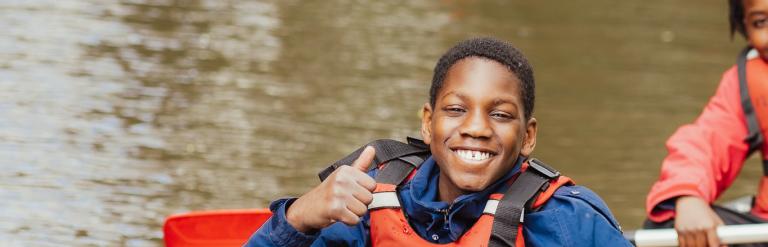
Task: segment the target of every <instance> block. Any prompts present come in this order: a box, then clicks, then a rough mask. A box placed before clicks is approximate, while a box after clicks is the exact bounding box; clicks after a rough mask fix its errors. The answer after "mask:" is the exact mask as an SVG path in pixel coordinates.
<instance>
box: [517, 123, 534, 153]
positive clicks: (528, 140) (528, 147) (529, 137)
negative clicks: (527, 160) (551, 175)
mask: <svg viewBox="0 0 768 247" xmlns="http://www.w3.org/2000/svg"><path fill="white" fill-rule="evenodd" d="M536 124H537V122H536V118H533V117H531V119H528V122H527V123H526V124H525V137H524V138H523V148H522V149H521V150H520V154H521V155H523V156H525V157H529V156H531V153H533V149H534V148H535V147H536V131H537V127H536Z"/></svg>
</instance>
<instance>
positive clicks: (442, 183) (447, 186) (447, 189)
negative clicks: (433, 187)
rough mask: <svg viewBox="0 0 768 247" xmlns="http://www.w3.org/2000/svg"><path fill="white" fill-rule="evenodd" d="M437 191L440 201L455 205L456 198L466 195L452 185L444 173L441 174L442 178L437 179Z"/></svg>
mask: <svg viewBox="0 0 768 247" xmlns="http://www.w3.org/2000/svg"><path fill="white" fill-rule="evenodd" d="M437 189H438V190H437V196H438V197H439V199H440V201H442V202H445V203H448V204H453V202H454V201H455V200H456V198H458V197H459V196H461V195H463V194H465V193H466V192H465V191H463V190H461V189H459V187H458V186H456V185H455V184H454V183H452V182H451V179H450V178H448V176H447V175H445V173H443V172H441V173H440V176H439V177H438V179H437Z"/></svg>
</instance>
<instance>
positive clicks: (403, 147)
mask: <svg viewBox="0 0 768 247" xmlns="http://www.w3.org/2000/svg"><path fill="white" fill-rule="evenodd" d="M366 146H372V147H373V148H375V149H376V156H375V157H374V159H373V162H374V164H382V163H385V162H389V163H388V164H387V166H385V167H384V169H382V170H381V171H380V172H379V173H378V175H377V176H376V181H377V182H387V183H392V184H399V182H401V181H402V180H403V179H405V177H407V176H408V174H410V173H411V171H413V169H415V168H417V167H418V166H419V165H421V163H422V162H424V159H426V157H427V156H428V155H429V146H427V145H426V144H424V142H423V141H421V140H419V139H416V138H412V137H408V143H403V142H399V141H395V140H390V139H381V140H375V141H372V142H370V143H368V144H367V145H365V146H362V147H360V148H358V149H357V150H356V151H355V152H353V153H351V154H349V155H347V156H346V157H344V158H343V159H341V160H339V161H336V162H334V163H333V164H331V165H330V166H328V167H326V168H325V169H323V170H322V171H321V172H320V173H319V174H318V176H319V177H320V181H322V180H325V178H327V177H328V176H329V175H331V173H333V171H334V170H336V168H339V167H340V166H343V165H350V164H352V162H354V161H355V159H357V157H359V156H360V153H362V152H363V149H365V147H366ZM409 169H410V170H409ZM385 171H386V172H385ZM402 173H405V174H404V175H403V174H402ZM400 177H402V178H400ZM398 179H399V180H398ZM380 180H381V181H380ZM395 182H396V183H395Z"/></svg>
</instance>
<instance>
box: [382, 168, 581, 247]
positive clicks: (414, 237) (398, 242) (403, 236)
mask: <svg viewBox="0 0 768 247" xmlns="http://www.w3.org/2000/svg"><path fill="white" fill-rule="evenodd" d="M571 183H572V181H571V179H570V178H568V177H565V176H560V177H558V178H556V179H554V181H551V182H550V185H549V186H548V187H547V189H546V190H544V191H543V192H541V194H539V196H538V197H537V198H536V200H535V202H534V203H533V205H532V206H531V208H533V209H536V208H538V207H540V206H541V205H544V203H545V202H546V201H547V200H548V199H549V198H551V197H552V195H553V194H554V193H555V191H556V190H557V189H558V188H560V187H561V186H563V185H566V184H571ZM503 197H504V194H492V195H491V196H490V198H489V199H488V202H487V203H486V205H485V209H483V215H482V216H480V218H479V219H478V220H477V222H475V224H474V225H473V226H472V227H471V228H470V229H469V230H467V231H466V232H465V233H464V234H463V235H462V236H461V238H459V239H458V240H457V241H455V242H452V243H449V244H435V243H431V242H428V241H427V240H424V239H423V238H422V237H421V236H419V235H418V234H417V233H416V232H415V231H414V230H413V229H412V228H411V226H410V224H408V220H407V219H406V218H405V216H404V214H403V210H402V209H401V206H400V200H399V199H398V196H397V191H396V186H395V185H393V184H384V183H378V184H376V190H375V191H374V199H373V202H372V203H371V205H369V207H368V209H369V214H370V216H371V221H370V222H371V223H370V224H371V229H370V233H371V244H372V246H375V247H380V246H394V247H403V246H488V241H489V239H490V237H491V230H492V226H493V220H494V216H495V214H496V209H497V206H498V205H499V201H500V200H501V199H502V198H503ZM522 221H523V220H522V219H521V220H520V222H521V223H520V224H519V227H518V228H517V237H516V238H515V246H517V247H523V246H525V241H524V239H523V228H522V226H523V224H522Z"/></svg>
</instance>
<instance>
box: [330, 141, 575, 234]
mask: <svg viewBox="0 0 768 247" xmlns="http://www.w3.org/2000/svg"><path fill="white" fill-rule="evenodd" d="M366 146H373V147H374V148H375V149H376V155H375V157H374V161H373V162H375V163H376V164H379V165H378V168H379V171H378V172H377V174H376V178H375V179H376V189H375V190H374V195H373V201H372V202H371V204H369V205H368V210H369V214H370V217H371V218H370V235H371V243H372V245H373V246H376V247H379V246H396V247H403V246H489V247H497V246H514V247H518V246H525V242H524V241H523V234H522V232H523V231H522V226H523V224H522V222H523V219H524V216H525V214H524V213H525V212H526V211H530V210H534V211H535V210H536V209H537V208H538V207H540V206H541V205H543V204H544V203H545V202H546V201H547V200H548V199H549V198H551V197H552V195H553V194H554V193H555V191H556V190H557V189H558V188H560V187H561V186H563V185H566V184H573V181H572V180H571V179H570V178H568V177H565V176H560V173H559V172H558V171H557V170H555V169H553V168H551V167H549V166H548V165H546V164H544V163H543V162H541V161H539V160H537V159H529V160H527V161H526V162H524V163H523V165H522V167H521V169H520V170H521V172H520V173H518V174H517V175H516V177H515V178H514V179H513V180H512V183H511V185H510V186H509V189H508V190H507V191H506V192H505V193H504V194H493V195H491V196H490V198H489V200H488V202H487V203H486V207H485V209H484V210H483V215H482V216H480V218H479V219H478V220H477V221H476V222H475V224H474V225H473V226H472V227H471V228H470V229H469V230H468V231H467V232H465V233H464V234H463V235H462V236H461V238H459V240H457V241H455V242H453V243H449V244H434V243H431V242H428V241H427V240H425V239H423V238H421V237H420V236H418V234H417V233H416V232H414V230H413V228H411V226H410V224H409V223H408V220H407V219H406V218H405V215H404V214H403V211H402V209H401V205H400V200H399V198H398V193H397V186H398V185H400V184H403V182H405V181H408V180H410V178H411V177H413V175H414V174H415V172H416V170H417V169H418V167H419V166H420V165H421V163H423V162H424V160H425V159H426V158H427V156H429V146H427V145H426V144H424V143H423V142H422V141H421V140H418V139H415V138H410V137H409V138H408V143H407V144H406V143H402V142H399V141H394V140H387V139H383V140H376V141H373V142H371V143H369V144H367V145H365V146H363V147H361V148H359V149H358V150H357V151H355V152H353V153H352V154H350V155H348V156H346V157H345V158H343V159H341V160H339V161H337V162H335V163H333V164H332V165H330V166H329V167H328V168H326V169H325V170H323V171H321V172H320V173H319V174H318V175H319V176H320V180H324V179H325V178H326V177H327V176H328V175H330V174H331V173H332V172H333V171H334V170H335V169H336V168H338V167H339V166H342V165H349V164H352V162H353V161H354V160H355V159H357V157H359V156H360V153H361V152H362V150H363V149H364V148H365V147H366Z"/></svg>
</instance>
